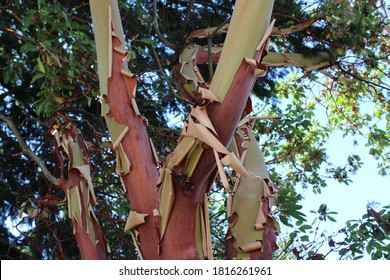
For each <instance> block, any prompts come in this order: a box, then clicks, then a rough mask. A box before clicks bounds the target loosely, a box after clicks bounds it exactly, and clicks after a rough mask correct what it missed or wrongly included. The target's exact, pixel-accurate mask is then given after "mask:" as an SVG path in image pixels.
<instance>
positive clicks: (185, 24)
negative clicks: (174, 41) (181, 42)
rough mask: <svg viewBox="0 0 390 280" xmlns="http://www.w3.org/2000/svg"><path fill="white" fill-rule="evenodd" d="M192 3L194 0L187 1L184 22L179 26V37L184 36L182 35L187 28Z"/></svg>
mask: <svg viewBox="0 0 390 280" xmlns="http://www.w3.org/2000/svg"><path fill="white" fill-rule="evenodd" d="M194 4H195V0H190V3H188V7H187V12H186V17H185V19H184V23H183V26H182V28H181V35H182V36H181V37H184V35H185V32H186V28H187V25H188V22H189V21H190V16H191V12H192V8H193V7H194Z"/></svg>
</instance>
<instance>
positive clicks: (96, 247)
mask: <svg viewBox="0 0 390 280" xmlns="http://www.w3.org/2000/svg"><path fill="white" fill-rule="evenodd" d="M81 180H83V178H82V176H81V174H80V172H78V171H77V170H76V169H71V170H70V171H69V173H68V178H67V179H66V180H65V179H63V178H62V179H60V180H59V182H58V183H59V184H58V186H59V187H60V188H61V189H62V190H63V191H64V192H65V194H68V190H69V188H71V187H77V190H78V191H79V192H81V189H80V182H81ZM67 200H69V197H68V196H67ZM81 204H82V205H81V208H82V227H81V226H80V225H79V224H78V223H77V222H73V227H74V228H73V232H74V233H75V238H76V241H77V245H78V247H79V250H80V255H81V258H82V259H83V260H107V259H108V256H107V242H106V240H105V238H104V235H103V231H102V229H101V227H100V225H99V224H98V223H96V222H95V221H94V220H92V223H93V229H94V233H95V238H96V241H97V243H96V244H94V242H93V241H92V239H91V235H90V234H91V233H89V232H88V230H87V228H88V227H87V217H86V215H88V212H87V210H86V209H87V208H88V205H85V203H84V200H81ZM68 211H69V209H68Z"/></svg>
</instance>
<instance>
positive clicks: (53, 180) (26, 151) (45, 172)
mask: <svg viewBox="0 0 390 280" xmlns="http://www.w3.org/2000/svg"><path fill="white" fill-rule="evenodd" d="M0 120H2V121H4V122H5V123H6V124H7V125H8V127H9V128H10V129H11V131H12V132H13V134H14V135H15V137H16V139H17V142H18V144H19V147H20V148H21V149H22V153H23V154H24V155H26V156H28V157H30V158H31V159H32V160H33V161H35V162H36V163H37V164H38V166H39V167H40V168H41V169H42V173H43V175H44V176H45V178H46V179H47V180H49V182H50V183H52V184H54V185H58V179H57V178H55V177H54V176H53V175H52V174H51V173H50V171H49V170H48V169H47V167H46V165H45V164H44V162H43V161H42V160H41V159H40V158H39V157H38V156H37V155H36V154H35V153H34V152H33V151H32V150H31V148H30V147H29V146H28V145H27V144H26V142H25V141H24V140H23V137H22V136H21V135H20V133H19V131H18V130H17V128H16V126H15V124H14V122H13V121H12V120H11V119H9V118H8V117H6V116H5V115H3V114H0Z"/></svg>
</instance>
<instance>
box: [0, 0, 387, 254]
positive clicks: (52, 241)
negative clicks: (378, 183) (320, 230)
mask: <svg viewBox="0 0 390 280" xmlns="http://www.w3.org/2000/svg"><path fill="white" fill-rule="evenodd" d="M119 2H120V9H121V13H122V17H123V25H124V30H125V37H126V38H127V39H128V42H127V46H128V48H129V53H130V58H129V61H128V63H129V68H130V69H131V71H132V72H134V73H135V74H136V75H137V77H138V87H137V89H138V91H137V96H136V98H137V102H138V106H139V108H140V110H141V112H142V114H143V115H144V116H145V117H146V118H147V119H148V121H149V127H148V129H149V133H150V135H151V136H152V137H153V139H154V144H155V146H156V149H157V151H158V154H159V156H160V158H161V160H164V158H165V157H166V156H167V155H168V154H169V152H170V151H172V150H173V149H174V147H175V144H176V141H177V138H178V136H179V135H180V121H179V120H181V119H184V118H185V115H186V113H187V112H188V111H189V108H190V106H189V104H187V103H186V102H184V101H183V99H182V98H181V95H180V92H179V90H178V88H177V86H176V84H175V81H174V78H173V75H172V66H173V64H174V63H175V62H176V61H177V60H178V55H179V53H180V50H181V49H182V48H183V47H185V45H186V44H188V43H186V41H185V35H186V34H188V33H189V32H191V31H193V30H196V29H201V28H205V27H212V26H219V25H221V24H222V23H223V22H225V21H226V20H227V19H229V17H230V14H231V12H232V10H233V5H234V1H233V0H229V1H217V0H215V1H206V0H190V1H179V0H175V1H169V0H159V1H152V0H143V1H119ZM0 13H1V14H0V21H1V22H0V69H1V71H0V73H1V74H0V76H1V85H0V96H1V98H0V111H1V116H2V122H0V127H1V129H0V136H1V137H0V151H1V155H2V156H1V157H0V163H1V165H0V167H1V168H0V170H1V172H0V184H1V192H0V197H1V199H0V201H1V203H0V209H1V212H0V213H1V225H0V226H1V233H0V234H1V237H0V238H1V258H2V259H7V258H10V259H20V258H23V259H63V258H66V259H78V258H80V256H79V253H78V249H77V244H76V242H75V240H74V238H73V235H72V230H71V225H70V221H69V220H68V218H67V213H66V207H65V206H66V204H65V202H64V197H65V196H64V194H63V193H62V192H61V191H60V190H59V189H56V188H55V187H54V186H52V185H51V184H50V182H49V181H48V180H47V178H45V177H44V176H43V175H42V172H40V171H41V170H40V168H38V167H37V164H36V163H35V162H34V161H33V160H32V159H31V158H29V157H27V156H26V155H24V154H23V153H22V151H21V148H20V146H19V143H18V142H17V140H16V138H15V135H14V133H13V132H12V131H11V130H10V127H9V126H8V125H7V124H6V122H4V119H5V118H6V119H9V120H12V122H13V123H14V124H15V126H16V127H17V129H18V131H19V132H20V134H21V136H22V137H23V139H24V141H25V142H26V143H27V144H28V145H29V147H30V148H31V149H32V150H33V151H34V153H35V154H36V155H37V156H38V157H39V158H40V159H41V161H42V162H43V163H45V165H46V166H47V167H48V168H49V170H50V171H51V172H52V174H53V175H54V176H58V175H59V174H60V172H59V170H58V167H59V163H58V162H56V161H55V156H54V155H53V145H52V143H51V140H50V137H48V135H49V128H50V126H51V125H53V124H55V123H56V122H62V121H63V119H64V118H65V117H66V118H69V119H70V120H72V121H73V122H74V123H76V124H77V126H78V127H79V129H80V130H81V131H82V133H83V135H84V138H85V139H86V140H87V141H88V143H89V145H90V147H91V149H92V167H93V169H92V170H93V181H94V185H95V192H96V195H97V199H98V201H99V205H97V206H96V212H97V216H98V219H99V221H100V223H101V224H102V227H103V229H104V231H105V234H106V238H107V240H108V243H109V244H110V247H111V251H112V252H111V254H110V257H111V258H112V259H134V258H136V257H137V255H136V253H135V249H134V246H133V244H132V242H130V240H131V238H129V236H128V235H127V234H126V233H124V232H123V227H124V222H125V219H126V217H127V213H128V212H129V210H130V207H131V206H129V205H128V203H127V201H126V199H125V197H124V195H123V190H122V187H121V185H120V183H119V178H118V177H117V176H116V175H114V174H113V167H114V166H115V163H114V156H113V154H112V152H111V151H110V149H109V148H110V144H109V139H108V133H107V128H106V126H105V123H104V121H102V119H101V118H100V105H99V101H98V99H97V96H98V77H97V74H96V71H97V67H96V58H95V49H94V41H93V33H92V26H91V19H90V12H89V4H88V1H78V2H77V4H74V3H73V2H72V1H56V0H50V1H49V0H47V1H46V0H37V1H22V0H18V1H17V0H14V1H11V0H10V1H4V0H2V1H0ZM273 16H274V18H276V25H277V26H278V27H280V28H288V27H291V26H295V25H297V24H299V23H302V22H305V20H309V19H315V20H316V21H315V23H314V24H312V25H311V26H310V27H307V28H305V29H304V30H301V31H300V32H295V33H292V34H289V35H288V36H280V37H274V38H273V39H272V44H271V46H270V50H272V51H277V52H299V53H303V54H305V55H306V56H308V57H310V56H315V55H316V54H318V53H319V52H327V53H328V54H329V55H330V56H331V57H332V58H333V61H334V63H333V65H332V66H331V67H327V68H322V69H318V70H317V71H312V72H305V71H303V70H301V69H290V68H270V69H269V72H268V74H267V76H266V77H265V78H262V79H258V80H257V82H256V84H255V85H254V88H253V95H254V96H256V98H257V104H258V105H257V106H255V107H254V111H255V113H258V114H260V115H280V116H282V117H283V118H282V120H281V121H272V122H268V121H267V122H258V123H257V124H256V127H255V129H256V131H257V132H258V135H260V136H261V141H260V142H261V145H262V147H263V151H264V155H265V158H266V160H267V164H268V167H269V170H270V173H271V178H272V179H273V180H274V181H275V182H277V183H278V184H279V185H280V186H281V187H282V189H281V195H280V198H279V201H278V202H279V208H278V209H277V214H278V217H279V219H280V221H281V222H282V224H285V225H287V226H289V227H291V228H292V233H291V234H290V235H289V236H286V237H285V239H284V237H282V238H281V240H280V244H281V248H282V249H281V251H280V252H278V255H277V256H276V257H278V258H290V257H291V258H300V259H301V258H304V259H310V258H312V259H313V258H318V254H317V249H313V248H318V247H320V246H321V245H323V244H324V242H325V243H326V242H328V243H329V240H332V237H331V236H327V238H328V239H326V240H325V239H324V240H319V239H316V238H313V240H310V239H309V235H308V234H309V233H310V231H312V232H314V231H315V230H316V229H315V227H314V226H313V225H312V224H309V223H308V222H307V221H306V219H305V214H304V213H302V212H301V211H300V209H301V206H300V205H299V204H300V201H301V200H302V197H301V195H300V194H299V193H298V192H297V190H296V187H297V186H302V187H303V188H310V189H313V191H315V192H317V193H320V192H321V189H322V188H324V187H326V181H325V178H327V177H330V178H334V179H335V180H336V181H338V182H340V183H345V184H348V183H349V182H350V180H351V179H350V176H351V174H352V173H354V172H356V171H357V170H358V169H359V168H360V166H361V165H362V162H361V161H360V157H359V155H351V156H350V157H349V158H348V159H347V161H346V163H345V165H342V166H337V165H334V164H333V163H332V162H329V161H328V158H327V151H326V150H325V148H324V146H323V143H325V142H326V140H327V139H328V137H329V135H330V134H331V133H332V132H333V131H335V130H342V131H343V132H344V133H345V135H348V134H352V135H356V137H357V136H358V135H362V136H363V139H364V141H366V143H364V144H365V145H367V146H369V147H370V154H371V155H372V156H373V157H375V159H377V162H378V170H379V173H380V174H382V175H384V176H385V175H387V174H388V173H389V170H390V166H389V155H390V150H389V146H390V140H389V139H390V137H389V136H390V135H389V123H390V114H389V107H390V101H389V97H390V96H389V95H390V94H389V93H390V86H389V85H388V84H389V79H388V77H389V69H388V53H389V49H390V47H389V40H388V39H389V29H388V27H387V26H388V17H387V10H386V7H385V3H384V2H383V1H368V0H356V1H344V0H339V1H335V0H318V1H289V0H277V1H276V2H275V8H274V13H273ZM156 23H157V24H156ZM223 40H224V35H223V34H222V35H215V36H214V37H213V38H212V41H213V44H220V43H223ZM195 43H196V44H200V45H207V43H208V41H207V39H198V40H197V41H196V42H195ZM200 70H201V72H202V74H203V76H204V77H205V78H206V77H208V73H207V71H208V69H207V66H201V67H200ZM318 108H322V109H323V110H325V111H326V116H327V121H326V122H324V121H320V120H318V118H317V116H316V114H315V112H316V111H317V110H318ZM173 118H174V120H175V121H172V119H173ZM176 120H177V121H176ZM280 167H282V168H283V169H282V170H281V168H280ZM210 196H211V199H210V202H211V205H210V211H211V214H210V216H211V219H212V225H213V226H212V230H213V240H214V247H215V248H214V255H215V257H216V258H223V253H224V234H225V231H226V220H225V213H224V211H225V205H224V201H225V196H224V194H223V193H222V194H221V193H220V186H219V183H218V182H217V183H216V184H215V186H214V187H213V191H212V193H211V195H210ZM370 210H372V211H374V210H373V209H371V208H370ZM389 212H390V211H389V208H386V207H383V208H382V209H381V210H378V211H377V212H376V211H374V212H368V214H367V215H366V216H364V217H362V218H361V219H360V220H357V221H356V222H351V223H350V224H347V225H346V228H345V229H343V230H341V231H340V232H339V233H337V234H345V239H344V241H343V243H340V244H333V245H334V246H331V247H332V248H335V250H336V249H337V250H338V251H339V252H340V257H341V258H357V257H360V256H362V255H363V253H364V252H367V253H368V254H371V256H372V258H389V252H390V248H389V242H388V240H389V223H390V222H389V216H390V215H389ZM375 213H377V214H375ZM333 214H334V213H332V212H331V211H329V210H328V209H327V208H326V205H325V208H324V207H323V208H322V209H319V210H318V215H319V221H320V222H321V223H323V222H326V221H327V220H330V221H332V219H334V218H333V217H332V215H333ZM357 218H358V217H357ZM316 222H317V221H316ZM335 234H336V233H335ZM329 238H330V239H329ZM300 242H305V243H306V244H307V245H305V246H306V249H305V248H303V249H302V247H301V245H300ZM308 244H309V245H308ZM330 244H332V242H331V243H330ZM310 246H313V247H312V248H311V247H310ZM296 248H301V249H300V251H298V249H296Z"/></svg>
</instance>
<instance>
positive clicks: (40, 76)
mask: <svg viewBox="0 0 390 280" xmlns="http://www.w3.org/2000/svg"><path fill="white" fill-rule="evenodd" d="M43 77H45V73H38V74H35V75H34V77H32V79H31V82H30V83H31V84H33V83H34V82H35V81H36V80H38V79H40V78H43Z"/></svg>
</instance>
